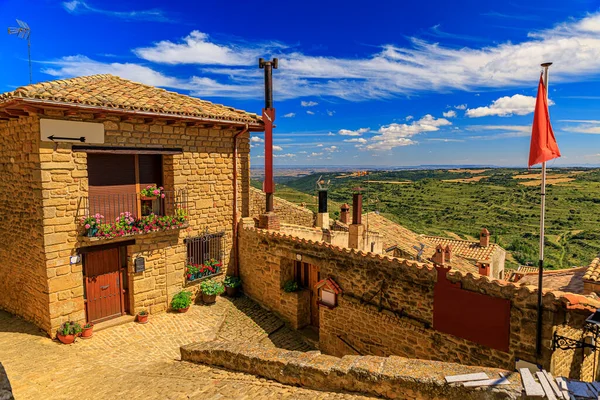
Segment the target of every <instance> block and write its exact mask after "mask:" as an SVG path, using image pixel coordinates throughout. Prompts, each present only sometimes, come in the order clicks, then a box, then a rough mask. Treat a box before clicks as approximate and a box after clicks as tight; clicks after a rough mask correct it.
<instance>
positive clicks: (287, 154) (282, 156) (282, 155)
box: [273, 153, 296, 158]
mask: <svg viewBox="0 0 600 400" xmlns="http://www.w3.org/2000/svg"><path fill="white" fill-rule="evenodd" d="M273 157H274V158H294V157H296V155H295V154H292V153H286V154H273Z"/></svg>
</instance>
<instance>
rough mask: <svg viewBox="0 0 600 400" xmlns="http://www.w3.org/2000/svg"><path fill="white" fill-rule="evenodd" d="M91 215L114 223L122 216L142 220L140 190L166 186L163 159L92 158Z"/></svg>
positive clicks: (149, 156)
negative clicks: (129, 214) (128, 214)
mask: <svg viewBox="0 0 600 400" xmlns="http://www.w3.org/2000/svg"><path fill="white" fill-rule="evenodd" d="M87 166H88V186H89V189H88V199H89V200H88V204H89V212H90V214H92V215H93V214H96V213H99V214H101V215H103V216H104V217H105V220H106V221H114V220H115V219H116V218H117V217H118V216H119V214H120V213H122V212H126V211H128V212H130V213H132V214H133V215H134V216H139V215H140V212H141V210H140V209H141V207H140V201H139V198H138V196H137V194H138V193H139V191H140V189H141V188H143V187H146V186H148V185H157V186H161V185H162V178H163V176H162V156H160V155H155V154H139V155H138V154H88V160H87Z"/></svg>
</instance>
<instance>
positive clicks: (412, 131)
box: [365, 114, 452, 151]
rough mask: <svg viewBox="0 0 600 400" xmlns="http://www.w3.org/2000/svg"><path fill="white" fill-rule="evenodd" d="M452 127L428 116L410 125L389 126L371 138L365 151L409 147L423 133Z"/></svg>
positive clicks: (446, 121) (448, 122)
mask: <svg viewBox="0 0 600 400" xmlns="http://www.w3.org/2000/svg"><path fill="white" fill-rule="evenodd" d="M448 125H452V123H451V122H450V121H448V120H447V119H444V118H437V119H436V118H435V117H433V116H431V115H429V114H427V115H425V116H424V117H423V118H421V119H420V120H418V121H413V122H412V123H411V124H396V123H394V124H390V125H386V126H382V127H381V128H379V131H378V133H379V135H377V136H373V137H372V138H371V140H370V141H369V144H368V145H367V146H366V147H365V148H366V149H367V150H376V151H388V150H391V149H393V148H395V147H401V146H410V145H412V144H416V143H417V142H416V141H414V140H412V139H411V138H412V137H413V136H415V135H418V134H420V133H423V132H436V131H439V130H440V127H442V126H448Z"/></svg>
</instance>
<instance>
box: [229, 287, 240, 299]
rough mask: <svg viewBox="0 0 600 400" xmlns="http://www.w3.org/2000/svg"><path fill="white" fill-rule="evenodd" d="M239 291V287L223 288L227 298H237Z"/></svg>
mask: <svg viewBox="0 0 600 400" xmlns="http://www.w3.org/2000/svg"><path fill="white" fill-rule="evenodd" d="M239 291H240V287H239V286H236V287H229V286H225V292H226V293H227V296H229V297H237V295H238V292H239Z"/></svg>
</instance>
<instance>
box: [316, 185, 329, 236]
mask: <svg viewBox="0 0 600 400" xmlns="http://www.w3.org/2000/svg"><path fill="white" fill-rule="evenodd" d="M318 193H319V213H318V214H317V227H318V228H324V229H329V212H328V211H327V189H319V191H318Z"/></svg>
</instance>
